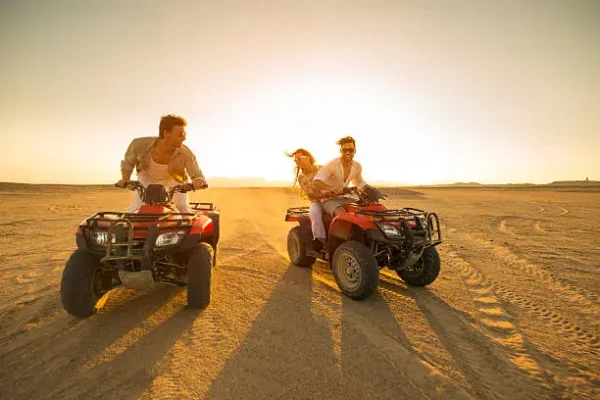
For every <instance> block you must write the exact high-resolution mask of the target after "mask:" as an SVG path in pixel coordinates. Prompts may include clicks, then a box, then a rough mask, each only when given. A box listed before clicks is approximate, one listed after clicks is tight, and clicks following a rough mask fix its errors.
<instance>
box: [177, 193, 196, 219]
mask: <svg viewBox="0 0 600 400" xmlns="http://www.w3.org/2000/svg"><path fill="white" fill-rule="evenodd" d="M188 200H189V199H188V194H187V193H180V192H177V193H175V194H173V203H175V206H176V207H177V209H178V210H179V212H180V213H189V214H194V210H192V209H191V208H190V205H189V204H188V203H189V201H188Z"/></svg>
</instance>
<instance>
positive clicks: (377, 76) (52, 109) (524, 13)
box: [0, 0, 600, 185]
mask: <svg viewBox="0 0 600 400" xmlns="http://www.w3.org/2000/svg"><path fill="white" fill-rule="evenodd" d="M599 20H600V2H596V1H569V2H565V1H554V0H553V1H543V2H538V1H530V2H522V1H507V2H501V3H500V2H497V3H496V2H493V3H492V2H486V3H485V4H482V3H481V2H467V1H453V2H449V1H443V2H442V1H438V2H427V3H424V2H405V1H341V0H340V1H318V2H317V1H302V2H298V1H286V2H267V1H263V2H257V1H253V2H250V1H222V2H218V3H207V2H191V1H174V2H170V3H168V4H167V3H163V2H159V1H157V0H151V1H144V2H142V1H130V2H123V3H122V2H116V1H103V2H77V1H63V0H61V1H54V2H44V1H25V2H24V1H16V0H8V1H3V2H2V3H1V4H0V32H1V33H2V38H1V39H0V51H1V53H0V54H2V55H3V56H2V59H1V61H0V68H1V70H0V72H1V74H0V122H1V123H0V146H2V148H3V149H5V151H4V153H5V154H4V157H2V158H1V159H0V181H12V182H24V183H65V184H69V183H75V184H85V183H89V184H109V183H112V182H115V181H116V180H118V179H119V177H120V169H119V167H120V160H121V159H122V157H123V154H124V152H125V149H126V147H127V145H128V144H129V142H130V141H131V140H132V139H133V138H135V137H139V136H156V135H157V127H158V121H159V118H160V116H161V115H163V114H167V113H176V114H179V115H182V116H183V117H184V118H186V119H187V121H188V127H187V131H188V139H187V141H186V145H187V146H189V147H190V148H191V149H192V150H193V151H194V152H195V154H196V156H197V157H198V161H199V165H200V167H201V169H202V170H203V172H204V174H205V175H206V176H207V177H209V178H210V177H216V178H231V179H242V178H243V177H249V176H251V177H257V178H262V179H265V180H267V181H281V182H286V181H287V182H290V184H291V182H292V181H293V171H292V169H293V164H292V162H291V159H289V158H288V157H286V156H285V155H284V151H290V150H294V149H295V148H297V147H305V148H307V149H308V150H309V151H311V152H313V154H314V155H315V156H316V158H317V159H318V161H319V162H321V163H323V162H326V161H328V160H330V159H332V158H334V157H337V156H339V153H338V147H337V146H336V145H335V141H336V140H337V139H339V138H340V137H342V136H346V135H352V136H353V137H355V138H356V140H357V155H356V160H358V161H359V162H361V164H362V165H363V169H364V177H365V179H366V180H367V181H372V182H381V181H386V182H397V183H399V184H402V185H419V184H449V183H454V182H479V183H484V184H486V183H492V184H500V183H542V184H543V183H550V182H553V181H564V180H585V179H586V177H588V178H589V179H590V180H598V179H600V163H599V162H598V161H597V156H596V152H597V150H596V149H598V148H600V115H599V114H598V110H599V109H600V77H599V75H598V73H597V71H599V70H600V52H598V49H599V48H600V24H598V21H599ZM132 178H133V179H135V174H134V175H133V176H132Z"/></svg>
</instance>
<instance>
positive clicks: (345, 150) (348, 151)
mask: <svg viewBox="0 0 600 400" xmlns="http://www.w3.org/2000/svg"><path fill="white" fill-rule="evenodd" d="M355 151H356V149H342V153H348V154H352V153H354V152H355Z"/></svg>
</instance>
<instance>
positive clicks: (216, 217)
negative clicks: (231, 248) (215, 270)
mask: <svg viewBox="0 0 600 400" xmlns="http://www.w3.org/2000/svg"><path fill="white" fill-rule="evenodd" d="M210 219H211V220H212V222H213V230H214V236H213V243H212V245H213V246H212V247H213V261H212V263H213V267H214V266H216V265H217V245H218V244H219V238H220V236H221V214H220V213H218V212H212V213H210Z"/></svg>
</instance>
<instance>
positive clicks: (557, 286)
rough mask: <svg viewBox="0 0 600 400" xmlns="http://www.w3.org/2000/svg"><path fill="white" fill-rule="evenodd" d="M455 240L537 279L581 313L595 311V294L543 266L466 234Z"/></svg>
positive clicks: (596, 298)
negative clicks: (492, 255)
mask: <svg viewBox="0 0 600 400" xmlns="http://www.w3.org/2000/svg"><path fill="white" fill-rule="evenodd" d="M455 240H456V241H457V242H459V243H460V244H461V245H462V246H463V247H466V248H473V245H472V244H473V243H474V244H476V248H479V249H482V250H485V251H487V252H489V253H491V254H494V255H495V256H497V257H499V258H500V259H501V260H502V261H503V263H504V264H505V265H507V266H516V267H518V268H519V269H520V270H522V271H525V272H527V273H528V274H530V275H533V276H535V277H536V278H538V281H539V280H543V281H544V286H545V287H546V288H547V289H548V290H550V291H552V292H553V293H554V294H555V295H559V296H561V298H563V299H564V300H566V301H568V302H570V303H574V304H576V305H579V306H583V307H582V308H581V311H582V312H585V311H586V310H590V309H592V310H593V309H597V307H598V296H597V295H596V294H595V293H591V292H588V291H587V290H585V289H582V288H579V287H575V286H573V285H572V284H571V283H569V282H567V281H566V280H564V279H562V278H560V277H557V276H556V275H554V274H553V273H552V272H551V271H549V270H547V269H545V268H544V267H543V266H541V265H538V264H534V263H531V262H529V261H527V260H526V259H524V258H522V257H519V256H518V255H517V254H515V253H513V252H512V251H510V250H509V249H508V248H506V247H503V246H498V245H495V244H493V243H490V242H487V241H485V240H481V239H477V238H474V237H472V236H470V235H467V234H459V235H456V236H455ZM467 244H468V246H467Z"/></svg>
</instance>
